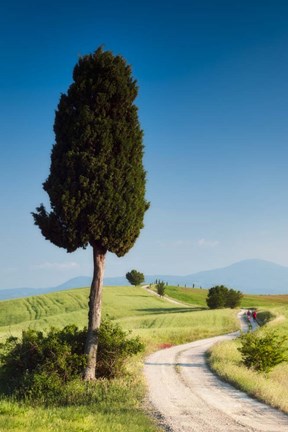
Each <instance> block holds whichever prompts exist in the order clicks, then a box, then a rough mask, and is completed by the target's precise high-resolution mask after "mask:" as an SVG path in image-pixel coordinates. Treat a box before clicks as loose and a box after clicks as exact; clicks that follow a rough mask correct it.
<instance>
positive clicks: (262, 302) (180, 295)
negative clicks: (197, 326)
mask: <svg viewBox="0 0 288 432" xmlns="http://www.w3.org/2000/svg"><path fill="white" fill-rule="evenodd" d="M165 293H166V294H167V296H169V297H171V298H174V299H175V300H179V301H182V302H184V303H186V304H188V305H191V306H199V307H203V308H206V307H207V304H206V297H207V294H208V290H207V289H200V288H181V287H176V286H167V287H166V291H165ZM285 304H288V295H250V294H244V297H243V299H242V301H241V307H244V308H246V307H260V308H261V307H262V308H266V307H268V308H271V307H277V306H282V305H285Z"/></svg>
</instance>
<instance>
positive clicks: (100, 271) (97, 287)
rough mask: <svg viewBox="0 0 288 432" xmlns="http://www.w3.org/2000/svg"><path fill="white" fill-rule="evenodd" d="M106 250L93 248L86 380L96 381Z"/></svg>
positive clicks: (96, 246) (95, 246)
mask: <svg viewBox="0 0 288 432" xmlns="http://www.w3.org/2000/svg"><path fill="white" fill-rule="evenodd" d="M105 257H106V250H105V249H104V248H102V247H101V246H99V245H94V246H93V262H94V272H93V279H92V283H91V289H90V296H89V312H88V332H87V340H86V346H85V354H87V356H88V362H87V367H86V369H85V371H84V380H85V381H91V380H94V379H95V372H96V361H97V349H98V329H99V327H100V324H101V306H102V289H103V277H104V267H105Z"/></svg>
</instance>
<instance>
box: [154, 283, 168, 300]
mask: <svg viewBox="0 0 288 432" xmlns="http://www.w3.org/2000/svg"><path fill="white" fill-rule="evenodd" d="M156 289H157V293H158V295H159V296H160V297H164V295H165V289H166V286H165V282H161V281H160V280H159V282H158V283H157V285H156Z"/></svg>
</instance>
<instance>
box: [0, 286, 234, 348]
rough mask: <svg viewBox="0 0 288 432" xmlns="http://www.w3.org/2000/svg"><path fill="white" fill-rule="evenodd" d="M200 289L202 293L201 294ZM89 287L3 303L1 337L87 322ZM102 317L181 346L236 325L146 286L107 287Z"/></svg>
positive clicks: (149, 339)
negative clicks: (105, 316)
mask: <svg viewBox="0 0 288 432" xmlns="http://www.w3.org/2000/svg"><path fill="white" fill-rule="evenodd" d="M199 291H202V290H199ZM88 295H89V290H88V288H81V289H74V290H70V291H62V292H58V293H51V294H46V295H41V296H35V297H27V298H24V299H17V300H7V301H3V302H0V338H1V339H2V340H3V339H4V338H6V337H7V336H8V335H11V334H13V335H18V334H20V333H21V331H22V330H23V329H26V328H28V327H30V328H33V329H40V330H45V329H47V328H49V327H51V326H55V327H63V326H65V325H67V324H72V323H75V324H77V325H78V326H79V327H83V326H85V325H86V324H87V313H88V309H87V303H88ZM103 314H104V315H105V314H107V315H109V316H110V317H111V318H113V319H115V320H117V321H119V323H120V324H121V326H122V327H123V328H124V329H127V330H131V331H132V332H133V333H134V334H138V335H140V336H141V337H142V338H143V339H144V341H145V342H146V344H147V345H149V346H150V349H151V347H152V346H155V345H157V344H161V343H182V342H186V341H189V340H195V339H197V338H199V337H206V336H212V335H215V334H219V333H225V332H229V331H232V330H234V329H235V328H236V327H237V322H236V320H235V313H234V312H232V311H229V310H227V311H214V312H212V311H209V312H208V311H201V310H199V306H198V305H197V304H196V305H195V304H191V306H186V305H183V306H181V305H176V304H171V303H169V302H168V301H166V299H160V298H158V297H156V296H153V295H151V294H150V293H149V292H147V291H146V290H145V289H143V288H139V287H138V288H137V287H105V288H104V293H103Z"/></svg>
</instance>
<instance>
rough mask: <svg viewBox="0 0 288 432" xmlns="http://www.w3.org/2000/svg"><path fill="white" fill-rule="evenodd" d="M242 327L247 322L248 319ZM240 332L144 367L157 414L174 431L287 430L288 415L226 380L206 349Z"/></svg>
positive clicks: (172, 352) (161, 356)
mask: <svg viewBox="0 0 288 432" xmlns="http://www.w3.org/2000/svg"><path fill="white" fill-rule="evenodd" d="M240 318H241V320H242V326H243V327H244V326H245V325H246V324H245V322H244V320H243V318H242V317H240ZM237 335H238V333H233V334H230V335H224V336H217V337H213V338H209V339H203V340H199V341H195V342H191V343H188V344H185V345H179V346H175V347H172V348H168V349H164V350H161V351H157V352H156V353H154V354H152V355H150V356H149V357H148V358H147V359H146V361H145V365H144V373H145V376H146V379H147V383H148V387H149V400H150V402H151V405H152V407H153V409H154V410H155V416H156V417H158V418H160V419H162V422H161V423H162V426H163V428H164V430H166V431H170V432H180V431H181V432H194V431H195V432H196V431H197V432H199V431H200V432H224V431H225V432H227V431H229V432H232V431H233V432H236V431H237V432H238V431H239V432H240V431H241V432H244V431H245V432H264V431H265V432H287V431H288V416H287V415H285V414H283V413H281V412H279V411H277V410H275V409H273V408H270V407H268V406H267V405H265V404H263V403H260V402H257V401H256V400H254V399H252V398H250V397H249V396H247V395H246V394H245V393H243V392H241V391H239V390H236V389H235V388H234V387H232V386H231V385H229V384H226V383H223V382H222V381H220V380H219V379H218V378H217V377H216V376H215V375H214V374H213V373H212V372H210V370H209V369H208V367H207V366H206V362H205V351H206V350H207V349H208V348H209V347H211V346H212V345H213V344H214V343H216V342H218V341H222V340H227V339H232V338H235V337H236V336H237Z"/></svg>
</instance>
